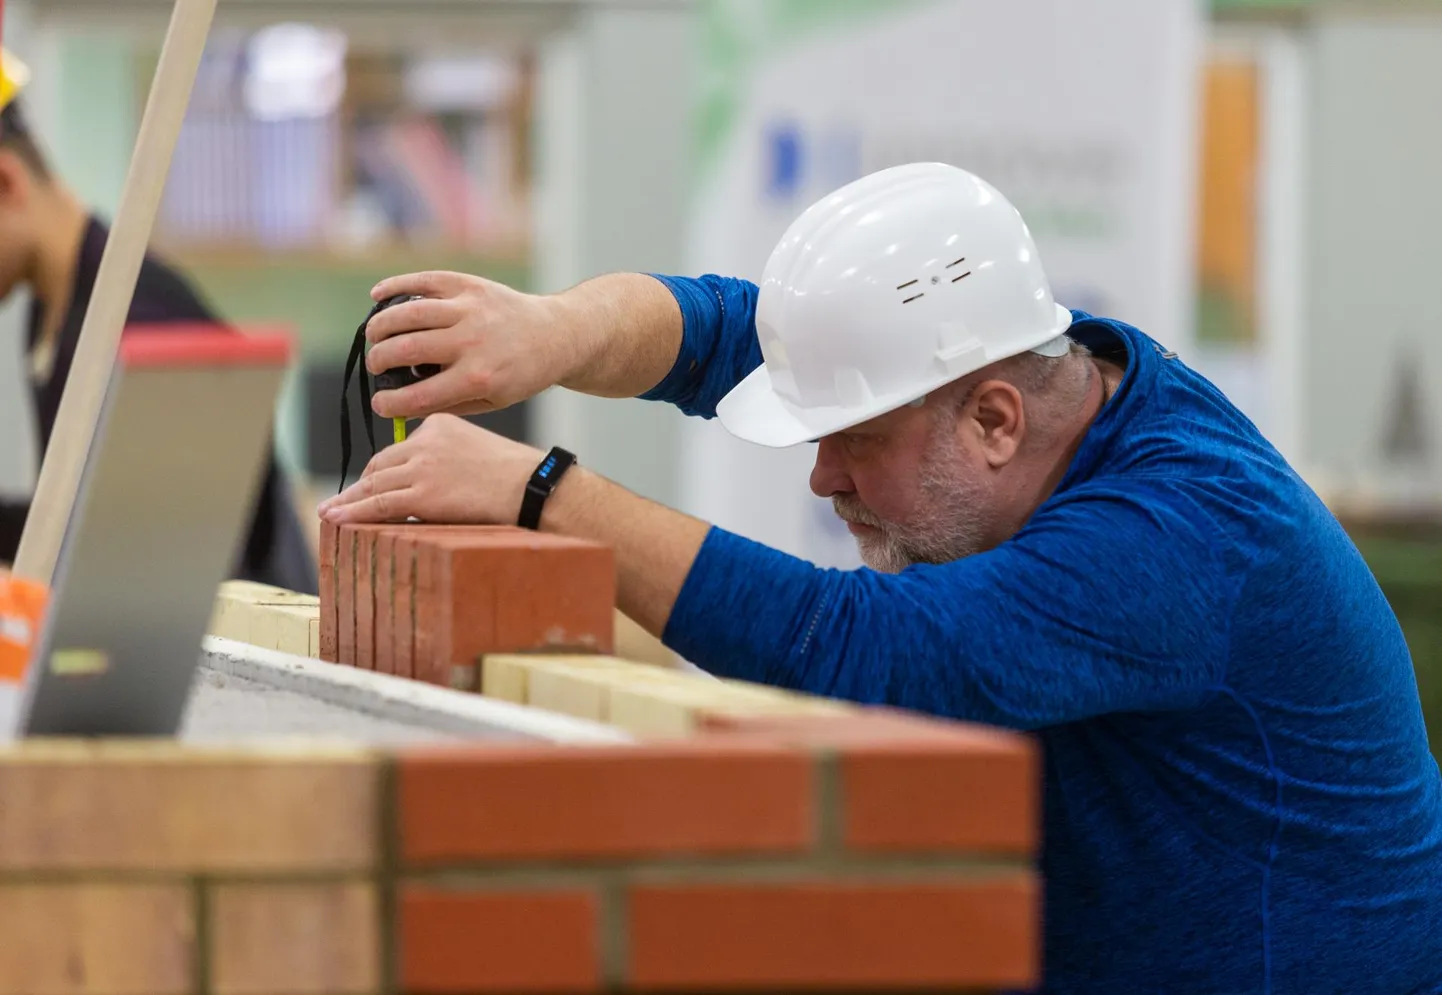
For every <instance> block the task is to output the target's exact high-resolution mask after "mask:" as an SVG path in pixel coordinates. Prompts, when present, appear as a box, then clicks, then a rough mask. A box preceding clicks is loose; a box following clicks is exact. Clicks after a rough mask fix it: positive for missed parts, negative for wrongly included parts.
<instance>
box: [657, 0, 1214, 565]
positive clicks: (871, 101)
mask: <svg viewBox="0 0 1442 995" xmlns="http://www.w3.org/2000/svg"><path fill="white" fill-rule="evenodd" d="M706 9H707V14H708V17H707V27H706V31H707V35H706V54H707V62H706V65H705V72H706V81H707V84H708V87H709V89H708V90H707V92H706V99H705V102H704V104H703V107H702V121H703V126H704V129H705V130H704V133H703V139H704V141H703V153H704V155H703V162H702V170H703V171H702V175H701V181H700V189H699V191H698V199H697V202H696V206H695V215H694V219H693V226H692V229H691V232H692V234H691V240H690V244H689V257H688V259H689V262H688V266H687V271H688V272H690V273H703V272H714V273H723V274H727V275H732V276H740V277H746V278H749V279H752V280H756V279H758V278H759V277H760V274H761V270H762V267H763V266H764V265H765V262H766V258H767V257H768V256H769V255H770V252H771V249H772V247H773V246H774V245H775V243H776V242H777V240H778V239H779V238H780V236H781V234H782V233H783V232H784V230H785V228H786V226H787V225H788V224H789V223H790V222H791V221H792V220H793V219H794V218H795V217H796V216H797V215H798V214H799V213H800V212H801V211H803V210H804V209H805V208H806V207H807V206H808V205H809V204H811V203H812V202H813V201H815V200H817V199H819V198H820V197H822V196H823V195H825V194H826V193H827V192H829V191H831V190H833V189H835V188H836V187H838V186H841V185H842V184H844V183H847V182H849V181H850V180H852V179H855V178H856V177H858V176H861V175H864V174H866V173H870V172H872V171H874V170H877V169H881V168H884V167H886V166H892V165H897V164H899V163H904V162H915V161H941V162H948V163H951V164H953V165H957V166H961V167H963V168H965V169H969V170H971V171H972V172H974V173H976V174H978V175H979V176H981V177H983V178H984V179H986V180H988V181H989V182H991V183H993V184H994V185H995V186H997V187H998V188H999V189H1000V190H1001V191H1002V192H1003V193H1004V194H1005V195H1006V196H1007V197H1008V198H1010V199H1011V200H1012V201H1013V202H1014V203H1015V204H1016V205H1017V207H1018V208H1019V209H1020V210H1021V212H1022V214H1023V215H1024V216H1025V217H1026V219H1027V222H1028V224H1029V225H1030V227H1031V230H1032V234H1033V235H1034V236H1035V238H1036V241H1037V244H1038V247H1039V249H1040V252H1041V256H1042V262H1043V265H1044V266H1045V267H1046V270H1047V273H1048V276H1049V277H1050V278H1051V281H1052V285H1053V288H1054V290H1055V292H1056V296H1057V299H1058V301H1059V302H1060V303H1061V304H1063V305H1066V306H1068V307H1074V308H1081V309H1083V310H1087V311H1091V312H1093V313H1097V314H1102V315H1106V316H1109V317H1116V318H1120V319H1122V320H1124V321H1127V322H1129V323H1131V324H1134V325H1137V326H1138V327H1140V328H1142V329H1143V330H1144V331H1146V332H1148V333H1149V334H1151V335H1153V336H1155V337H1156V338H1158V339H1160V340H1162V341H1163V342H1165V343H1166V344H1167V345H1169V346H1171V347H1172V348H1174V349H1176V350H1177V351H1179V352H1181V353H1182V354H1183V355H1184V356H1185V355H1187V354H1188V353H1189V352H1190V351H1191V350H1190V346H1191V342H1192V330H1191V325H1192V276H1191V273H1192V251H1191V248H1192V244H1193V220H1192V213H1193V208H1192V205H1193V203H1194V201H1195V194H1194V175H1195V167H1194V165H1193V163H1194V159H1195V155H1194V147H1195V142H1196V138H1195V133H1196V130H1197V120H1198V113H1197V108H1196V100H1197V97H1196V90H1197V86H1196V74H1197V67H1198V63H1199V59H1200V57H1201V44H1202V33H1203V29H1204V9H1203V6H1202V5H1201V4H1200V3H1199V2H1196V0H1088V2H1086V3H1078V2H1076V0H1006V2H998V0H931V2H927V0H910V2H907V0H903V2H893V3H885V2H881V0H834V2H833V3H831V4H815V3H809V4H808V3H803V2H802V0H767V2H764V3H761V2H755V0H711V2H710V4H709V6H708V7H707V8H706ZM685 431H686V433H687V435H686V437H685V442H684V445H683V450H682V460H683V487H682V500H683V507H684V508H685V509H686V510H687V511H690V512H691V513H693V514H697V515H700V516H701V517H703V518H706V519H707V520H709V521H712V522H715V523H716V524H718V525H720V526H722V527H724V528H728V529H731V530H733V531H736V532H739V533H741V534H742V535H746V536H749V537H750V538H753V539H756V540H758V541H761V542H765V543H767V544H769V545H772V546H775V547H777V548H779V549H783V550H786V551H787V552H791V553H794V554H796V555H799V556H804V557H806V558H808V559H811V560H813V561H814V562H817V563H820V564H823V565H828V566H845V567H849V566H854V565H856V564H857V563H858V562H859V561H858V560H857V558H856V553H855V549H854V546H853V543H852V541H851V537H850V535H849V533H847V531H846V530H845V528H844V527H842V526H841V524H840V523H839V522H838V521H837V520H836V519H835V516H834V515H833V513H832V511H831V506H830V502H828V501H823V500H820V499H817V498H814V497H812V496H811V493H810V490H809V488H808V486H807V478H808V475H809V472H810V467H811V462H812V460H813V459H814V456H815V447H814V446H801V447H797V448H795V449H791V450H783V451H779V452H778V451H771V450H766V449H763V448H761V447H758V446H752V445H748V444H746V443H742V442H740V441H738V440H736V439H734V438H732V437H731V436H730V435H728V434H727V433H726V432H725V430H724V429H722V428H721V427H720V425H719V424H717V423H715V422H711V423H701V422H699V421H697V420H694V419H693V420H690V421H689V422H688V425H687V426H686V429H685Z"/></svg>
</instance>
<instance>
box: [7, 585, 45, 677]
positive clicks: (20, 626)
mask: <svg viewBox="0 0 1442 995" xmlns="http://www.w3.org/2000/svg"><path fill="white" fill-rule="evenodd" d="M49 599H50V592H49V590H48V589H47V588H46V587H45V586H44V585H42V584H37V583H35V582H34V581H30V580H22V579H21V578H19V577H12V576H10V575H9V574H7V573H0V681H10V682H13V683H17V684H18V683H19V682H21V681H23V680H24V679H25V670H26V668H27V667H29V666H30V655H31V653H32V652H33V651H34V647H35V641H36V639H37V638H38V637H39V635H40V626H41V625H42V624H43V623H44V621H45V605H46V603H47V602H48V601H49Z"/></svg>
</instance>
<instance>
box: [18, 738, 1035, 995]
mask: <svg viewBox="0 0 1442 995" xmlns="http://www.w3.org/2000/svg"><path fill="white" fill-rule="evenodd" d="M1038 761H1039V756H1038V753H1037V750H1036V747H1035V744H1034V743H1033V742H1032V741H1031V740H1030V739H1029V738H1027V737H1024V736H1020V735H1014V734H1010V733H1005V732H993V731H990V730H984V729H977V728H974V727H968V726H964V725H957V724H953V723H943V722H934V721H927V720H924V719H919V718H913V717H910V716H906V715H901V714H897V713H889V712H869V713H866V714H863V715H860V716H857V717H843V718H825V719H799V718H794V719H785V720H743V721H740V722H732V723H727V724H725V725H724V726H717V727H713V728H712V729H710V730H708V731H706V732H703V733H702V734H700V735H698V736H697V737H695V738H694V739H692V740H688V741H682V742H675V743H667V744H649V745H639V746H597V747H580V746H548V745H544V744H538V745H521V746H499V745H488V744H484V743H481V744H475V745H464V746H459V747H445V748H426V749H420V750H417V749H407V750H400V751H385V752H369V751H342V750H335V749H330V748H327V749H316V748H307V747H305V746H303V745H302V746H295V745H292V746H289V747H286V748H284V749H279V748H277V747H276V746H274V745H267V746H264V747H262V748H260V749H256V750H253V751H251V750H234V749H224V750H220V749H215V748H197V747H193V746H185V745H183V744H179V743H176V742H174V741H155V742H149V743H138V744H137V743H120V744H104V743H102V744H93V743H87V744H82V743H60V744H55V743H45V742H43V741H31V742H28V743H22V744H18V745H16V746H14V747H11V748H10V749H8V750H4V751H0V842H3V845H0V865H3V870H4V872H5V881H4V882H3V883H0V936H3V937H4V941H3V942H0V995H39V993H41V992H44V993H49V995H82V993H83V995H136V993H140V992H145V993H147V995H171V993H174V995H180V993H198V992H212V993H215V995H244V993H254V995H261V993H266V995H320V993H327V995H381V993H394V995H441V993H456V995H461V993H470V995H478V993H482V992H604V991H610V992H698V991H714V992H743V991H750V992H758V991H764V992H778V993H779V992H788V991H836V992H845V991H850V992H857V991H896V990H938V991H961V990H965V991H994V990H998V989H1012V988H1025V987H1030V986H1032V985H1033V984H1034V983H1035V982H1036V981H1037V979H1038V977H1039V962H1040V939H1039V937H1040V921H1041V908H1040V895H1039V886H1038V879H1037V876H1036V872H1035V869H1034V861H1035V857H1036V849H1037V842H1038V836H1039V833H1038V825H1037V823H1038V790H1039V785H1038V776H1039V775H1038Z"/></svg>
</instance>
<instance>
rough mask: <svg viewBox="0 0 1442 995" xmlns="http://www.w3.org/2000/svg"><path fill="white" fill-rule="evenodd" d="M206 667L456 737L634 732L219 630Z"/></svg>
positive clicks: (572, 738) (557, 738)
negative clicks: (279, 648)
mask: <svg viewBox="0 0 1442 995" xmlns="http://www.w3.org/2000/svg"><path fill="white" fill-rule="evenodd" d="M201 667H202V668H204V669H206V670H210V671H213V672H215V673H219V674H225V675H228V676H231V677H237V678H240V679H242V680H247V681H254V682H256V683H258V684H264V685H267V686H269V687H273V688H277V689H280V690H284V691H290V692H293V693H296V694H300V695H304V696H306V697H309V698H314V699H315V700H317V701H320V702H324V703H325V704H328V705H333V706H336V707H339V708H344V709H347V710H349V711H352V712H358V713H361V714H364V715H370V716H374V717H376V718H378V719H383V720H385V721H388V722H398V723H404V724H406V725H411V726H416V727H419V728H422V729H427V730H433V731H435V732H440V733H448V734H452V735H457V736H466V735H483V736H489V737H494V736H495V735H496V734H497V733H498V732H499V733H509V734H510V735H512V736H517V737H524V738H529V739H540V740H545V741H547V742H551V743H567V744H588V745H589V744H600V743H630V742H634V738H633V737H632V736H631V735H630V734H628V733H626V732H624V731H622V730H620V729H617V728H615V727H614V726H608V725H604V724H602V723H599V722H588V721H586V720H584V719H577V718H572V717H571V716H568V715H560V714H557V713H554V712H546V711H542V710H540V709H535V708H527V707H526V706H524V705H517V704H514V703H512V702H508V701H499V700H497V699H494V698H485V697H482V696H481V695H478V694H474V693H470V692H465V691H453V690H451V689H450V688H442V687H436V686H434V685H431V684H425V683H422V682H420V681H414V680H411V679H409V678H405V677H396V676H393V675H391V674H378V673H374V672H372V671H368V670H360V669H357V668H355V667H348V666H343V665H340V664H334V663H326V662H325V661H323V660H311V659H308V658H306V657H301V656H294V655H292V654H289V653H280V652H276V651H275V650H266V649H261V648H259V647H257V646H251V645H249V644H248V643H241V642H236V641H234V640H231V639H222V638H220V637H218V636H207V637H205V642H204V645H203V647H202V655H201Z"/></svg>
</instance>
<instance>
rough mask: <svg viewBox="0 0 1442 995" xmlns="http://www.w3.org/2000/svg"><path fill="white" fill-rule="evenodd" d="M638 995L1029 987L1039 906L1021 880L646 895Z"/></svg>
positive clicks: (636, 941) (638, 922)
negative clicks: (643, 994)
mask: <svg viewBox="0 0 1442 995" xmlns="http://www.w3.org/2000/svg"><path fill="white" fill-rule="evenodd" d="M629 909H630V930H629V949H630V958H631V961H630V966H629V971H628V974H627V982H628V986H627V987H628V990H636V991H645V990H658V989H660V990H687V991H695V990H703V989H713V990H714V989H733V990H736V989H757V988H759V989H762V990H772V991H775V990H780V989H789V988H811V989H817V988H833V989H837V988H839V989H850V990H857V989H859V988H861V987H862V986H865V990H868V991H873V990H884V989H899V988H923V987H945V988H960V987H964V986H976V987H981V986H1015V987H1029V986H1032V985H1034V984H1035V983H1036V982H1037V981H1038V980H1039V979H1040V970H1039V961H1040V941H1039V928H1038V925H1039V921H1040V898H1039V889H1038V888H1037V885H1036V882H1035V880H1034V879H1033V878H1031V877H1030V876H1029V875H1026V874H1024V873H1022V872H1018V873H1016V874H1011V875H1007V876H1006V877H1004V878H990V879H980V878H978V879H975V880H948V881H940V880H937V879H936V878H935V876H934V875H933V876H932V877H931V879H929V880H928V881H926V882H916V883H900V882H891V883H883V882H840V881H821V880H817V881H807V882H801V881H797V882H790V883H764V884H754V885H746V884H715V885H711V884H691V885H687V884H677V885H669V886H667V885H649V886H637V887H635V888H633V889H632V890H631V893H630V898H629Z"/></svg>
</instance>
